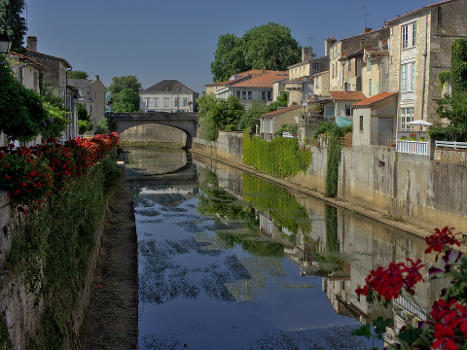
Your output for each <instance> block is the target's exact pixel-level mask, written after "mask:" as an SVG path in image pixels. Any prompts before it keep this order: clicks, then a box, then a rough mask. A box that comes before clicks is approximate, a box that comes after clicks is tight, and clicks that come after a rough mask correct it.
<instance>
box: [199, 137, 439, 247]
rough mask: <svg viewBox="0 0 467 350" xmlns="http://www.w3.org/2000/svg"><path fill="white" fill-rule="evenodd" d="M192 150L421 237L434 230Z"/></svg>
mask: <svg viewBox="0 0 467 350" xmlns="http://www.w3.org/2000/svg"><path fill="white" fill-rule="evenodd" d="M191 152H192V153H193V154H195V155H197V156H198V157H202V158H205V159H214V160H216V161H218V162H221V163H224V164H227V165H229V166H233V167H236V168H238V169H240V170H242V171H245V172H247V173H250V174H253V175H255V176H258V177H260V178H263V179H265V180H268V181H271V182H273V183H276V184H278V185H281V186H283V187H286V188H289V189H292V190H295V191H298V192H301V193H304V194H307V195H310V196H313V197H315V198H318V199H321V200H323V201H325V202H327V203H329V204H332V205H334V206H338V207H342V208H345V209H348V210H350V211H352V212H355V213H357V214H360V215H363V216H365V217H368V218H370V219H373V220H377V221H379V222H381V223H383V224H385V225H388V226H391V227H394V228H396V229H398V230H402V231H405V232H407V233H410V234H413V235H415V236H418V237H421V238H425V237H426V236H428V235H429V234H431V233H432V232H433V227H432V226H431V225H429V224H427V225H413V224H409V223H406V222H402V221H400V220H396V219H395V218H394V217H391V216H389V215H388V214H387V213H384V212H382V211H378V210H377V209H376V208H375V207H370V206H365V205H363V204H362V203H357V202H351V201H345V200H341V199H337V198H330V197H325V196H324V195H323V194H322V193H320V192H318V191H316V190H314V189H313V188H311V187H308V186H306V185H304V184H303V183H296V182H291V181H290V179H280V178H277V177H274V176H270V175H267V174H264V173H262V172H260V171H258V170H257V169H255V168H254V167H252V166H249V165H245V164H243V162H242V161H241V160H239V159H238V158H237V157H235V156H229V157H228V158H224V157H219V156H217V155H215V154H213V152H205V151H204V148H202V147H196V144H194V147H193V148H192V149H191Z"/></svg>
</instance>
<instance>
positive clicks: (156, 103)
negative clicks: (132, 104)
mask: <svg viewBox="0 0 467 350" xmlns="http://www.w3.org/2000/svg"><path fill="white" fill-rule="evenodd" d="M157 106H159V98H157V97H154V107H157Z"/></svg>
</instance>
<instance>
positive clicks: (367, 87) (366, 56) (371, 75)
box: [361, 42, 389, 97]
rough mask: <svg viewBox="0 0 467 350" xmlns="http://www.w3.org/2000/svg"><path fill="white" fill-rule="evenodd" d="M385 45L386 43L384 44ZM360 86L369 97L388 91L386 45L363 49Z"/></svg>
mask: <svg viewBox="0 0 467 350" xmlns="http://www.w3.org/2000/svg"><path fill="white" fill-rule="evenodd" d="M386 43H387V42H386ZM362 63H363V64H362V67H363V68H362V73H361V77H362V78H361V82H362V83H361V86H362V92H363V94H364V95H365V96H367V97H371V96H374V95H377V94H379V93H381V92H383V91H388V90H389V51H388V49H387V44H386V45H385V46H383V47H382V48H381V49H380V48H369V49H365V50H364V53H363V56H362Z"/></svg>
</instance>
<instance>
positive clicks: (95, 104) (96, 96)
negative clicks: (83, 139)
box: [68, 75, 106, 131]
mask: <svg viewBox="0 0 467 350" xmlns="http://www.w3.org/2000/svg"><path fill="white" fill-rule="evenodd" d="M68 83H69V85H70V86H73V87H75V88H76V89H78V92H79V96H80V97H79V99H78V103H81V104H83V105H84V107H85V108H86V111H87V112H88V113H89V114H90V115H91V117H92V126H93V131H95V130H96V127H97V124H99V122H100V121H101V120H102V118H103V117H104V114H105V101H106V100H105V99H106V88H105V85H104V84H103V83H102V81H101V80H100V78H99V76H98V75H96V76H95V77H94V79H93V80H89V79H70V80H69V82H68Z"/></svg>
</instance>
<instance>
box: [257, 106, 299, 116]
mask: <svg viewBox="0 0 467 350" xmlns="http://www.w3.org/2000/svg"><path fill="white" fill-rule="evenodd" d="M298 108H303V107H302V106H290V107H285V108H280V109H278V110H276V111H272V112H269V113H265V114H262V115H261V117H271V116H274V115H279V114H282V113H286V112H290V111H293V110H295V109H298Z"/></svg>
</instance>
